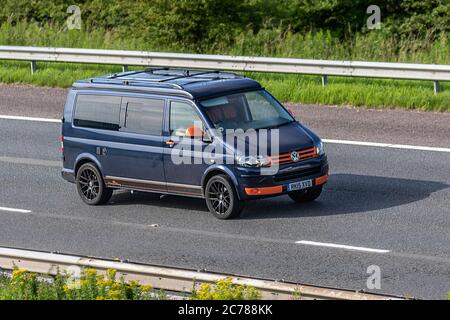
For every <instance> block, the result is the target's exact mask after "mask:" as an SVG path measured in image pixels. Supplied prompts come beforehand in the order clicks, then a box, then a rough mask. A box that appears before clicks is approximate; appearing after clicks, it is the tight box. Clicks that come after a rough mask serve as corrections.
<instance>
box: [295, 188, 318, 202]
mask: <svg viewBox="0 0 450 320" xmlns="http://www.w3.org/2000/svg"><path fill="white" fill-rule="evenodd" d="M322 188H323V186H316V187H312V188H308V189H305V190H299V191H292V192H289V193H288V195H289V197H291V199H292V200H294V201H295V202H300V203H304V202H311V201H314V200H316V199H317V198H318V197H319V196H320V194H321V193H322Z"/></svg>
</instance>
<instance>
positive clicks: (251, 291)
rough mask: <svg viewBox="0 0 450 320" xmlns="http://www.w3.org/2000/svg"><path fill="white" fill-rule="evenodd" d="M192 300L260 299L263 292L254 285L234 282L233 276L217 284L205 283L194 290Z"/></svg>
mask: <svg viewBox="0 0 450 320" xmlns="http://www.w3.org/2000/svg"><path fill="white" fill-rule="evenodd" d="M191 299H192V300H258V299H261V293H260V292H259V291H258V290H257V289H255V288H254V287H250V286H245V285H236V284H233V282H232V279H231V278H226V279H221V280H219V281H217V282H216V283H215V284H209V283H204V284H202V285H201V286H200V288H198V289H197V290H195V289H194V290H193V291H192V295H191Z"/></svg>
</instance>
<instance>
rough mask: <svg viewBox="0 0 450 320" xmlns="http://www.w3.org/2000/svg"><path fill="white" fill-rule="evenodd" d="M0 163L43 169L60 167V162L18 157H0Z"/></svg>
mask: <svg viewBox="0 0 450 320" xmlns="http://www.w3.org/2000/svg"><path fill="white" fill-rule="evenodd" d="M0 162H5V163H14V164H27V165H31V166H44V167H57V168H59V167H62V162H61V161H52V160H44V159H31V158H18V157H3V156H0Z"/></svg>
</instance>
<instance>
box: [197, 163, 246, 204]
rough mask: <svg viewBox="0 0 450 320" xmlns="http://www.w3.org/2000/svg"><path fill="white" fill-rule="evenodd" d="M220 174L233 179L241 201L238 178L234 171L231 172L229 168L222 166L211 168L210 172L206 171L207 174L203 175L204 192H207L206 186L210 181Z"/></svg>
mask: <svg viewBox="0 0 450 320" xmlns="http://www.w3.org/2000/svg"><path fill="white" fill-rule="evenodd" d="M218 174H224V175H226V176H228V177H229V178H230V179H231V181H232V182H233V186H234V188H235V190H236V193H237V195H238V197H239V199H241V195H240V192H239V189H238V185H239V182H238V180H237V179H236V176H235V175H234V173H233V171H231V170H230V169H229V168H227V167H225V166H221V165H219V166H212V167H209V168H208V170H206V171H205V173H204V174H203V177H202V189H203V192H204V191H205V188H206V184H207V183H208V181H209V179H211V178H212V177H214V176H216V175H218Z"/></svg>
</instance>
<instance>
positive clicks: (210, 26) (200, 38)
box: [0, 0, 450, 52]
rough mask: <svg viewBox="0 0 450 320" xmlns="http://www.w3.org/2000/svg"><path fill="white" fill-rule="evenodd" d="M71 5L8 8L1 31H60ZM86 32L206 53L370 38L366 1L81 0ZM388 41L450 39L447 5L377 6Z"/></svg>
mask: <svg viewBox="0 0 450 320" xmlns="http://www.w3.org/2000/svg"><path fill="white" fill-rule="evenodd" d="M73 4H74V3H73V1H71V0H35V1H28V0H3V1H2V7H0V23H5V22H9V23H12V24H16V23H19V22H20V21H23V20H26V21H35V22H37V23H39V24H40V25H51V26H62V25H63V24H64V23H65V21H66V19H67V17H68V16H69V14H68V13H67V12H66V10H67V8H68V7H69V6H70V5H73ZM75 4H76V5H78V6H79V7H80V9H81V12H82V22H83V27H84V28H85V30H87V31H89V32H92V31H95V30H97V29H102V30H109V31H110V30H115V32H118V33H119V34H120V35H121V36H127V37H129V35H130V34H132V35H133V36H136V35H139V37H141V38H142V39H144V40H145V41H147V42H152V43H155V42H156V43H157V44H158V46H165V47H171V48H180V47H185V48H187V49H188V50H191V51H196V52H203V51H211V50H216V49H220V48H224V47H228V46H230V45H233V44H234V43H235V41H236V37H237V36H239V35H240V34H242V33H243V32H248V33H253V34H258V33H259V32H260V30H261V29H268V30H273V29H277V28H280V29H282V30H283V31H284V32H287V31H288V30H289V31H290V32H292V33H294V34H296V33H305V32H314V33H315V32H318V31H324V32H331V33H332V34H333V36H334V37H337V38H338V39H347V40H348V41H349V40H351V39H353V38H354V37H355V36H358V35H359V34H361V33H363V34H365V33H367V32H368V31H367V30H366V19H367V17H368V15H367V13H366V9H367V7H368V6H369V5H371V4H374V3H373V2H372V1H368V0H314V1H313V0H177V1H173V0H152V1H147V0H136V1H128V0H117V1H110V0H92V1H88V0H78V1H77V2H76V3H75ZM376 4H377V5H378V6H379V7H380V9H381V14H382V24H383V29H385V30H386V32H387V33H388V35H389V36H390V37H397V38H398V37H399V38H401V39H408V38H410V37H411V36H413V37H419V38H422V39H423V38H424V39H436V38H438V37H439V36H440V35H441V34H448V32H449V31H450V1H448V0H427V1H422V0H404V1H398V0H379V1H377V2H376Z"/></svg>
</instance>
